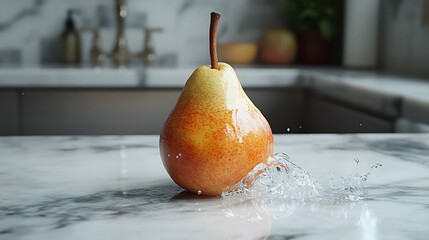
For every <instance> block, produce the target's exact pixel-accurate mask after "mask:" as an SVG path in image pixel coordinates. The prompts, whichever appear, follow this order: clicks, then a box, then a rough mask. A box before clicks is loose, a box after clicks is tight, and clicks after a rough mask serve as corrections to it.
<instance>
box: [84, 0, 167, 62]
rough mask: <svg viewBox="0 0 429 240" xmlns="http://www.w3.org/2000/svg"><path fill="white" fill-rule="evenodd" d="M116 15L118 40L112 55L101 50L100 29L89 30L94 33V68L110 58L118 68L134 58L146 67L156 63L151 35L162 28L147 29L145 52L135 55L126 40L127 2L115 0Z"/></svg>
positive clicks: (92, 47) (92, 48)
mask: <svg viewBox="0 0 429 240" xmlns="http://www.w3.org/2000/svg"><path fill="white" fill-rule="evenodd" d="M115 15H116V38H115V42H114V45H113V49H112V51H111V52H110V53H105V52H103V49H102V48H101V39H100V33H99V30H98V29H91V28H87V29H85V30H87V31H92V33H93V39H92V46H91V50H90V51H91V52H90V58H91V63H92V65H94V66H99V65H101V64H103V62H104V60H105V59H106V58H107V57H108V58H111V59H112V61H113V63H114V64H115V65H116V66H126V65H127V64H128V63H129V62H130V61H131V59H132V58H133V57H137V58H139V59H141V61H142V62H143V64H144V65H146V66H148V65H151V64H152V63H153V62H154V61H155V57H156V55H155V49H154V47H153V43H152V38H151V34H152V33H154V32H162V29H161V28H145V29H144V33H145V37H144V43H143V50H142V51H141V52H140V53H138V54H133V53H131V52H130V51H129V50H128V44H127V39H126V38H125V18H126V16H127V5H126V0H115Z"/></svg>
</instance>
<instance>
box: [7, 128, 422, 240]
mask: <svg viewBox="0 0 429 240" xmlns="http://www.w3.org/2000/svg"><path fill="white" fill-rule="evenodd" d="M158 151H159V150H158V136H122V137H120V136H99V137H66V136H64V137H61V136H59V137H2V138H0V156H1V157H0V188H1V191H0V239H32V240H34V239H44V240H45V239H91V240H93V239H103V240H105V239H264V237H268V239H389V240H391V239H427V238H428V237H429V228H428V227H427V226H429V205H428V203H429V188H428V187H429V134H367V135H365V134H361V135H359V134H358V135H333V134H327V135H314V134H313V135H311V134H309V135H293V134H290V135H276V136H275V151H276V152H285V153H287V154H288V155H289V156H290V157H291V159H292V160H293V161H294V162H295V163H297V164H298V165H300V166H301V167H303V168H304V169H306V170H308V171H309V172H310V173H312V174H313V175H314V177H315V178H316V179H318V180H319V182H320V183H327V182H329V179H330V178H331V177H332V176H334V175H335V176H336V177H339V176H344V175H347V174H350V173H354V172H356V171H358V172H360V173H366V172H367V171H368V169H369V168H370V167H371V165H373V164H374V163H375V162H379V163H381V164H383V166H382V167H381V168H378V169H373V171H372V172H371V175H369V177H368V180H367V182H366V183H365V185H366V191H367V198H366V199H365V200H359V201H345V202H336V203H329V202H311V201H310V202H306V203H301V204H296V203H294V202H291V201H283V202H276V203H274V202H267V203H265V205H264V204H262V205H261V204H256V203H254V202H252V201H250V202H249V201H245V202H242V203H235V204H231V203H230V202H229V201H228V200H225V199H222V198H203V197H201V196H194V195H189V194H186V193H185V192H182V190H181V189H180V188H179V187H177V186H176V185H175V184H174V183H173V182H172V181H171V180H170V178H169V176H168V175H167V173H166V172H165V170H164V168H163V166H162V163H161V160H160V157H159V152H158ZM354 159H359V160H360V162H359V165H357V166H356V163H355V161H354ZM332 173H334V175H332ZM267 204H268V205H269V209H271V210H273V209H274V211H268V210H267V209H268V206H267Z"/></svg>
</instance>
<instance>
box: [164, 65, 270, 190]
mask: <svg viewBox="0 0 429 240" xmlns="http://www.w3.org/2000/svg"><path fill="white" fill-rule="evenodd" d="M160 153H161V158H162V161H163V164H164V166H165V168H166V170H167V172H168V173H169V175H170V176H171V178H172V179H173V180H174V182H176V183H177V184H178V185H179V186H181V187H182V188H184V189H186V190H188V191H190V192H194V193H198V194H203V195H208V196H219V195H221V193H222V192H223V191H225V190H226V189H227V188H228V187H230V186H232V185H234V184H235V183H237V182H238V181H240V180H241V179H242V178H243V177H244V176H245V175H246V174H247V173H248V172H249V171H250V170H252V169H253V168H254V167H255V166H256V165H257V164H258V163H262V162H266V161H267V158H268V157H270V156H272V155H273V135H272V132H271V128H270V125H269V124H268V122H267V120H266V119H265V118H264V116H263V115H262V114H261V112H260V111H259V109H258V108H256V107H255V105H254V104H253V103H252V101H250V99H249V98H248V97H247V95H246V93H245V92H244V90H243V88H242V86H241V84H240V81H239V80H238V78H237V75H236V73H235V71H234V70H233V68H232V67H231V66H230V65H228V64H226V63H219V69H212V68H210V66H201V67H199V68H197V69H196V70H195V71H194V72H193V73H192V75H191V76H190V77H189V79H188V81H187V82H186V84H185V87H184V89H183V91H182V93H181V95H180V97H179V99H178V102H177V104H176V106H175V107H174V109H173V110H172V112H171V113H170V116H169V117H168V119H167V121H166V122H165V125H164V128H163V130H162V133H161V136H160Z"/></svg>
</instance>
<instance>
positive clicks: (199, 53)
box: [0, 0, 282, 66]
mask: <svg viewBox="0 0 429 240" xmlns="http://www.w3.org/2000/svg"><path fill="white" fill-rule="evenodd" d="M279 4H280V1H277V0H272V1H262V0H235V1H228V0H212V1H204V0H145V1H141V0H128V1H127V5H128V16H127V40H128V45H129V49H130V50H131V51H132V52H133V53H137V52H139V51H141V49H142V47H143V28H145V27H161V28H162V29H163V32H162V33H158V34H154V36H153V38H154V39H153V40H154V45H155V50H156V51H157V55H158V59H160V61H161V62H170V63H171V62H172V61H175V62H177V65H179V66H181V65H183V66H189V65H200V64H207V63H208V56H209V55H208V49H207V48H208V24H209V13H210V12H211V11H218V12H220V13H221V14H222V15H223V17H222V20H221V24H220V26H219V27H220V28H219V33H218V35H219V37H218V39H219V41H220V42H222V41H223V42H226V41H246V42H249V41H250V42H254V41H258V39H259V37H260V35H261V33H262V31H263V30H264V29H267V28H275V27H278V26H281V23H282V14H281V8H280V7H279ZM0 9H1V10H0V11H1V14H0V60H1V62H9V61H10V62H13V63H14V64H21V65H44V64H56V63H58V38H59V35H60V34H61V31H62V30H63V23H64V19H65V16H66V12H67V10H69V9H72V10H74V11H75V13H76V14H75V17H74V19H75V21H76V25H77V26H78V28H79V29H89V28H94V27H97V28H99V29H100V34H101V41H102V46H103V49H104V51H106V52H107V51H111V48H112V46H113V41H114V36H115V19H114V1H113V0H111V1H106V0H91V1H87V0H73V1H70V0H32V1H31V0H29V1H15V0H2V1H1V2H0ZM81 39H82V56H83V63H84V64H87V63H88V62H89V48H90V44H91V39H92V34H91V32H89V31H82V32H81ZM8 59H9V60H8ZM10 62H9V63H10Z"/></svg>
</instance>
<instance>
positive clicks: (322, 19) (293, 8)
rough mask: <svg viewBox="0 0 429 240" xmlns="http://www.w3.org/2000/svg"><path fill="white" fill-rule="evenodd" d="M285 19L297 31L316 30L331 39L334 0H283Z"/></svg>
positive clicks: (333, 27) (334, 22) (334, 14)
mask: <svg viewBox="0 0 429 240" xmlns="http://www.w3.org/2000/svg"><path fill="white" fill-rule="evenodd" d="M284 7H285V11H286V21H287V22H288V23H289V24H291V25H292V27H294V28H295V29H296V30H297V31H298V32H303V31H308V30H318V31H319V32H320V33H321V35H322V36H323V38H325V39H331V38H332V37H333V36H334V34H335V31H336V19H337V12H336V9H335V5H334V0H284Z"/></svg>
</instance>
